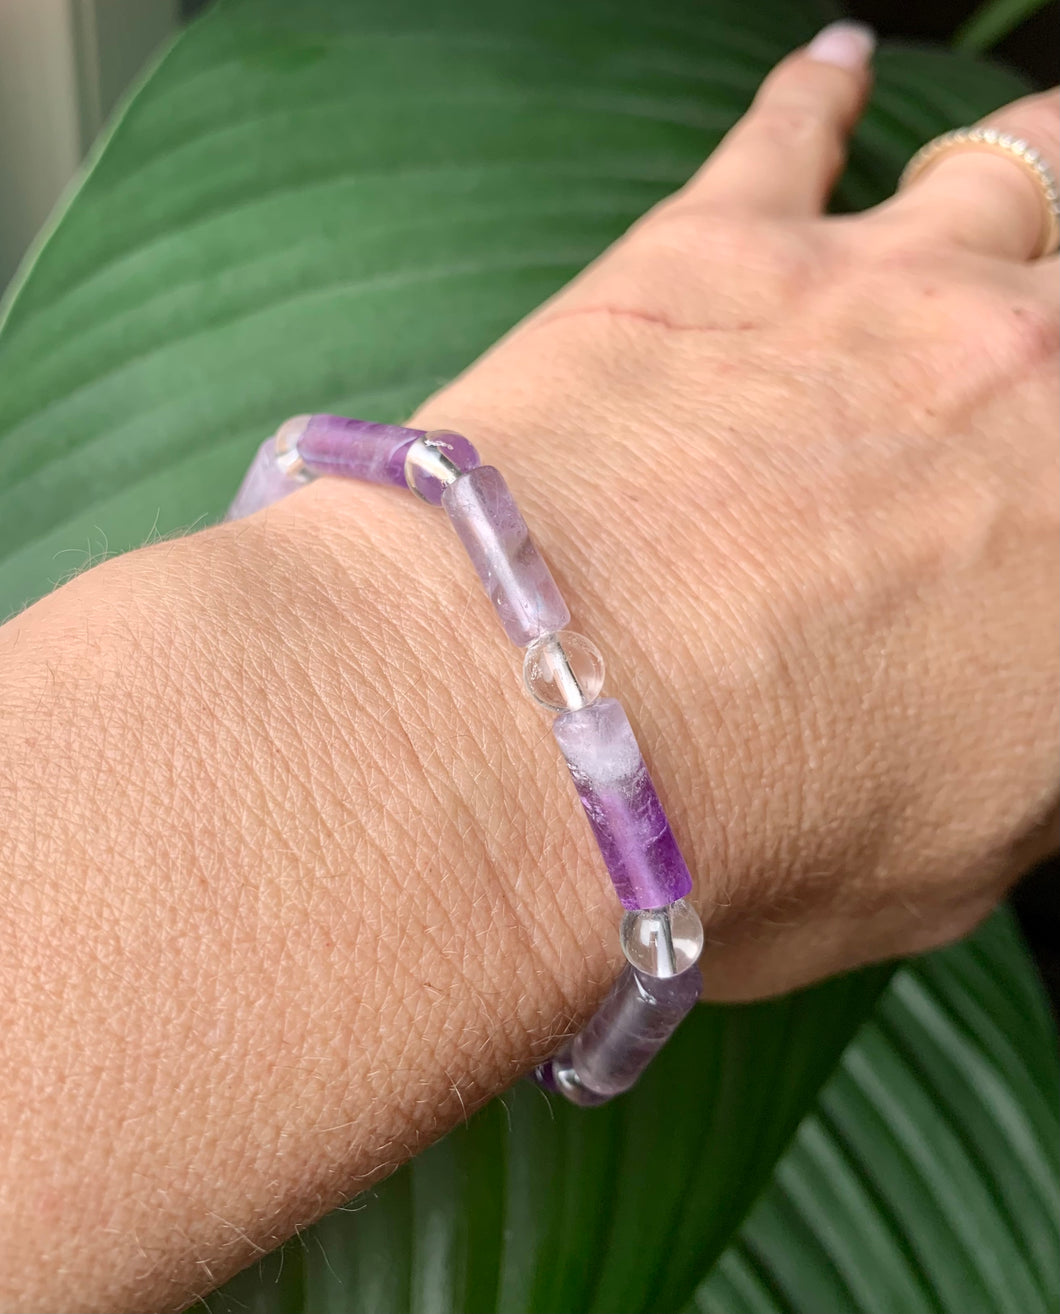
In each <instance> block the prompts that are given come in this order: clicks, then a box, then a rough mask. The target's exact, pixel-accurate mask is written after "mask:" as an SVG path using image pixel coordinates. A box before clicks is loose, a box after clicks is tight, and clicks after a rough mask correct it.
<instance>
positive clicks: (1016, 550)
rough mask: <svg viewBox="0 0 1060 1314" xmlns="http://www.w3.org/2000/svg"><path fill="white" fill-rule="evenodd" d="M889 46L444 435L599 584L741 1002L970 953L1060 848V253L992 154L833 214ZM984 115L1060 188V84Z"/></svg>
mask: <svg viewBox="0 0 1060 1314" xmlns="http://www.w3.org/2000/svg"><path fill="white" fill-rule="evenodd" d="M858 37H859V34H857V33H854V34H850V33H849V29H848V30H847V33H846V34H845V35H839V36H837V35H836V34H834V33H833V34H832V35H831V40H832V42H833V43H834V42H835V41H837V40H838V41H839V42H840V54H841V55H843V56H844V57H849V59H850V60H851V65H850V66H847V67H837V66H835V65H834V64H830V63H827V62H822V61H821V60H818V59H814V58H813V57H812V54H813V52H812V51H811V52H807V53H799V54H796V55H794V56H792V57H791V58H790V59H788V60H786V61H785V62H784V63H783V64H782V65H780V67H778V68H777V69H776V70H775V71H774V73H773V74H772V76H771V77H770V78H769V79H768V81H767V82H766V84H765V85H764V86H763V88H762V90H761V93H760V94H759V97H758V99H757V101H756V104H755V106H754V108H753V109H752V110H751V112H750V113H749V115H748V116H747V118H746V119H745V120H744V121H743V122H742V123H741V124H739V125H738V126H737V127H736V128H735V129H734V130H733V132H732V133H731V134H730V136H729V137H728V139H727V140H726V141H725V142H724V143H723V145H722V146H721V147H720V149H719V150H718V151H717V152H716V154H715V155H714V157H713V158H712V159H711V160H709V161H708V162H707V164H706V165H705V167H704V168H703V169H702V170H701V172H700V173H699V174H698V175H697V176H696V177H695V178H694V179H693V180H692V181H691V182H690V183H689V184H688V185H687V186H686V187H685V188H684V189H682V191H681V192H679V193H678V194H677V195H676V196H674V197H672V198H670V199H669V200H667V201H666V202H664V203H663V204H661V205H660V206H658V207H657V208H656V209H655V210H654V211H652V212H651V213H650V214H649V215H647V216H646V217H645V218H644V219H643V220H642V221H641V222H640V223H638V224H637V225H636V226H635V227H634V229H633V230H632V231H631V232H630V233H629V234H628V235H627V236H626V237H625V238H624V239H623V240H622V241H621V242H619V243H618V244H617V245H616V246H615V247H614V248H613V249H612V250H610V251H609V252H607V253H606V254H605V255H604V256H603V257H601V259H600V260H598V261H597V262H596V264H595V265H593V266H592V267H591V268H590V269H589V270H587V271H586V272H585V273H584V274H583V275H582V276H581V277H580V278H579V279H577V280H576V281H575V282H574V283H573V284H572V285H571V286H570V287H568V288H566V289H564V290H563V291H562V292H561V293H560V294H559V295H558V296H556V297H555V298H554V299H553V300H552V301H550V302H549V303H548V304H547V305H545V306H544V307H542V308H541V309H540V310H538V311H537V312H536V313H535V314H533V315H532V316H530V317H529V319H528V320H526V321H525V322H524V323H523V324H521V325H520V326H519V327H518V328H517V329H516V330H515V331H514V332H513V333H512V334H510V335H509V336H508V338H507V339H506V340H505V341H503V342H502V343H501V344H500V345H499V346H498V347H496V348H495V349H494V350H493V351H492V352H490V353H489V354H488V355H487V356H486V357H485V359H483V360H482V361H480V362H479V363H478V364H476V365H475V366H473V367H472V368H471V369H470V370H468V371H467V373H465V374H464V375H463V376H462V377H461V378H460V379H459V380H457V381H456V382H455V383H454V384H452V385H450V386H449V387H447V388H445V389H443V390H442V391H441V392H440V393H439V394H437V395H436V396H435V397H433V398H432V399H431V400H430V401H429V402H428V403H427V404H426V405H425V406H424V407H423V408H422V409H421V410H420V412H419V413H418V414H417V416H416V418H415V421H414V423H416V424H417V425H419V426H421V427H428V428H430V427H439V428H455V429H463V430H465V431H467V432H468V433H470V434H472V435H473V436H474V437H475V438H476V439H481V440H482V441H483V445H484V446H485V447H486V450H487V452H488V453H489V459H494V458H495V459H496V460H497V463H498V464H500V465H502V467H503V468H505V469H506V470H508V471H511V472H512V481H513V485H514V487H515V488H516V490H517V493H518V495H519V496H520V498H522V499H523V500H524V501H526V502H527V503H528V504H529V505H530V508H531V514H530V515H529V516H528V519H529V521H530V524H531V526H541V525H542V524H544V526H545V527H546V528H545V530H544V533H543V534H542V535H541V537H542V539H543V542H544V545H545V548H546V551H547V553H548V554H549V556H550V559H551V560H552V561H553V562H554V563H555V564H556V565H557V566H558V568H559V573H560V575H561V578H562V579H563V580H564V582H565V583H566V581H568V580H569V581H571V582H575V581H576V582H577V587H578V588H579V589H580V590H582V592H581V593H580V595H579V597H578V606H577V608H576V611H575V620H574V626H575V628H578V626H579V625H581V626H584V628H585V629H586V630H587V631H588V632H589V633H590V634H591V635H593V636H594V637H595V638H597V639H598V640H599V641H600V643H601V646H602V648H603V650H604V651H605V653H606V654H607V655H608V660H609V666H610V670H611V672H612V673H613V674H614V675H615V677H616V679H615V686H614V687H615V688H617V689H620V690H622V691H623V695H624V696H628V700H629V702H630V704H631V707H632V709H633V711H634V714H635V721H637V722H638V723H639V724H640V725H641V726H642V727H643V730H644V733H645V737H646V742H647V744H648V746H649V750H650V757H651V760H652V761H653V762H654V764H655V765H656V767H657V771H656V774H657V776H658V778H659V780H660V781H661V782H662V785H663V787H664V789H665V791H666V795H667V797H668V799H669V801H670V803H671V814H672V815H673V816H674V817H675V819H676V820H675V824H676V826H677V829H678V833H679V836H680V839H681V841H682V843H683V845H684V847H685V848H686V850H687V851H688V856H689V859H690V865H691V867H692V870H693V871H694V872H698V874H699V880H698V888H697V891H696V898H697V900H698V903H699V906H700V910H701V912H702V913H703V915H704V919H705V921H706V923H707V928H708V929H707V936H708V947H707V951H706V954H705V957H704V961H703V971H704V977H705V981H706V987H707V991H708V993H709V994H710V995H712V996H714V997H718V998H747V997H752V996H757V995H762V994H768V993H772V992H777V991H781V990H786V989H789V988H791V987H793V986H796V985H800V984H802V983H805V982H807V981H810V980H813V979H815V978H817V977H820V976H823V975H826V974H829V973H833V972H837V971H840V970H843V969H846V968H850V967H853V966H856V965H858V964H860V963H863V962H866V961H869V960H872V959H877V958H883V957H889V956H892V955H898V954H906V953H911V952H916V951H918V950H922V949H926V948H929V947H932V946H934V945H937V944H940V943H943V942H945V941H947V940H949V939H952V938H955V937H957V936H959V935H960V934H962V933H964V932H965V931H967V930H969V929H970V928H971V927H972V926H973V925H974V923H975V922H976V921H978V920H979V919H980V918H981V917H982V916H983V915H984V914H985V913H986V911H987V910H988V909H989V908H990V907H991V906H992V905H993V903H994V902H995V901H996V900H997V898H998V897H999V895H1000V894H1001V892H1002V891H1003V890H1004V888H1005V887H1006V885H1007V884H1008V883H1009V882H1011V881H1012V880H1013V879H1014V878H1015V877H1016V876H1017V875H1018V874H1019V873H1020V871H1021V870H1023V869H1024V868H1025V867H1026V866H1027V865H1028V863H1029V862H1030V861H1031V860H1032V859H1033V858H1034V857H1035V856H1036V855H1040V854H1041V853H1043V852H1044V851H1046V850H1047V849H1048V847H1049V846H1051V845H1052V844H1053V843H1055V813H1054V811H1053V809H1054V805H1055V802H1056V791H1057V776H1056V747H1057V640H1056V636H1057V598H1058V589H1057V583H1058V580H1057V551H1056V542H1057V520H1058V516H1057V504H1056V473H1057V450H1056V433H1055V429H1056V415H1057V400H1058V388H1057V382H1058V373H1057V354H1056V349H1057V345H1058V337H1060V333H1058V328H1060V324H1058V314H1057V304H1056V292H1057V261H1056V258H1055V256H1054V257H1052V258H1050V259H1046V260H1037V261H1032V262H1028V257H1029V256H1030V255H1031V253H1032V252H1033V251H1034V250H1035V248H1036V246H1037V244H1038V241H1039V237H1040V233H1041V227H1042V221H1043V205H1042V201H1041V197H1040V195H1039V194H1038V190H1037V187H1036V185H1035V183H1034V182H1033V180H1032V179H1031V178H1030V177H1029V175H1028V174H1026V173H1024V171H1023V170H1022V169H1021V168H1020V166H1019V165H1018V164H1015V163H1013V162H1012V160H1011V159H1004V158H1001V157H999V156H997V155H991V154H989V153H987V152H984V151H978V152H975V153H967V154H954V155H951V156H948V157H946V158H944V159H942V160H940V162H939V163H938V164H936V165H935V166H934V167H933V168H932V169H931V170H930V171H928V172H927V173H926V174H925V175H924V176H923V177H922V178H921V179H919V180H918V181H916V182H915V183H914V184H913V185H912V186H911V187H910V188H909V189H908V190H907V191H906V192H904V193H902V194H901V195H900V196H898V197H896V198H894V199H892V200H890V201H888V202H887V203H886V204H884V205H881V206H878V207H877V208H876V209H874V210H871V211H869V212H867V213H865V214H862V215H857V216H849V217H837V218H824V217H822V215H821V208H822V205H823V203H824V201H825V200H826V197H827V194H828V191H829V188H830V185H831V183H832V181H833V179H834V178H835V176H836V174H837V172H838V170H839V168H840V165H841V162H842V158H843V144H844V139H845V137H846V134H847V132H848V131H849V129H850V127H851V125H852V123H853V121H854V119H855V117H856V115H857V113H858V110H859V108H860V105H861V102H862V100H863V98H864V96H865V94H866V91H867V87H868V74H867V71H866V69H865V66H864V63H863V62H859V61H858V59H857V56H858V54H859V53H860V54H864V53H867V52H866V50H865V47H864V45H863V44H861V45H859V40H858ZM844 42H845V45H844V44H843V43H844ZM834 49H835V45H834V44H833V50H834ZM988 122H989V123H990V124H992V125H994V126H997V127H998V128H999V129H1000V130H1002V131H1007V132H1010V133H1012V134H1013V135H1014V136H1022V137H1025V138H1027V139H1028V140H1029V141H1031V142H1032V143H1035V144H1036V145H1038V146H1039V148H1040V149H1041V150H1042V152H1043V153H1044V154H1045V155H1046V157H1047V158H1048V160H1049V162H1050V164H1051V165H1052V167H1053V168H1054V170H1055V167H1056V163H1057V158H1058V154H1060V152H1058V145H1060V124H1058V121H1057V96H1056V93H1055V92H1052V93H1049V94H1047V95H1041V96H1032V97H1029V98H1027V99H1025V100H1023V101H1020V102H1017V103H1016V104H1014V105H1010V106H1008V107H1006V108H1005V109H1003V110H1001V111H999V112H997V113H996V114H994V115H992V116H991V117H990V119H989V121H988ZM1050 817H1052V818H1053V821H1052V823H1051V822H1050V820H1049V819H1050Z"/></svg>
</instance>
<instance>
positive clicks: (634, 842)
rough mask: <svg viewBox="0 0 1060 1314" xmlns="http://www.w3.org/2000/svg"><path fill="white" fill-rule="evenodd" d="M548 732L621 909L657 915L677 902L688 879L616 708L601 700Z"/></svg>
mask: <svg viewBox="0 0 1060 1314" xmlns="http://www.w3.org/2000/svg"><path fill="white" fill-rule="evenodd" d="M552 731H553V734H555V736H556V740H557V742H558V743H559V746H560V748H561V749H562V751H563V756H564V757H565V758H566V759H567V765H568V767H570V773H571V776H572V777H573V778H574V786H575V788H576V789H577V791H578V797H579V798H580V799H581V801H582V806H583V807H584V808H585V812H586V815H587V816H588V818H589V824H590V825H591V826H592V828H593V834H594V835H595V836H596V842H597V844H599V846H600V852H601V854H602V855H603V859H604V863H605V864H606V866H607V870H608V872H609V873H610V875H611V880H612V881H613V882H614V886H615V892H616V893H617V895H618V897H619V899H620V900H621V902H622V906H623V907H624V908H661V907H663V906H664V905H665V904H668V903H674V902H676V901H677V900H678V899H683V898H684V897H685V896H686V895H687V894H688V893H689V892H690V891H691V889H692V877H691V875H690V873H689V870H688V867H687V866H686V864H685V860H684V858H683V857H682V856H681V850H680V849H679V848H678V847H677V840H676V839H675V838H674V833H673V831H672V830H671V829H670V823H669V821H667V819H666V813H665V812H664V811H663V806H662V803H661V802H660V801H659V796H658V794H657V793H656V792H655V786H654V785H653V784H652V782H651V777H650V776H649V775H648V768H647V766H646V765H645V763H644V758H643V757H642V756H641V752H640V748H639V746H638V744H637V740H636V737H635V736H634V734H633V727H632V726H631V725H630V723H629V719H628V718H627V716H626V713H625V712H624V711H623V709H622V704H621V703H620V702H619V701H618V700H617V699H616V698H601V699H600V701H599V702H596V703H592V704H591V705H590V706H588V707H581V708H579V709H578V710H577V711H572V712H562V713H561V714H560V715H559V716H557V717H556V719H555V721H554V722H553V724H552Z"/></svg>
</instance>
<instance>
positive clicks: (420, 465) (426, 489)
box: [405, 429, 479, 506]
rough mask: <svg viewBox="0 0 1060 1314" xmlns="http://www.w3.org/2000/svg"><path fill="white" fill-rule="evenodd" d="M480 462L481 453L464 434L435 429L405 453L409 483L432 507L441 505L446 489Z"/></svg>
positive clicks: (406, 474)
mask: <svg viewBox="0 0 1060 1314" xmlns="http://www.w3.org/2000/svg"><path fill="white" fill-rule="evenodd" d="M478 464H479V456H478V452H477V451H476V450H475V448H474V445H473V444H472V443H470V442H469V441H468V440H467V439H466V438H465V437H464V435H463V434H462V433H453V432H452V431H451V430H449V429H432V430H431V431H430V433H426V434H424V436H423V437H422V438H417V439H416V441H415V442H414V443H413V444H412V446H411V447H410V448H409V449H408V451H407V452H406V453H405V483H406V484H408V486H409V488H410V489H411V490H412V491H413V492H414V493H415V494H416V496H417V497H422V498H423V500H424V501H425V502H429V503H430V504H431V506H441V504H442V493H443V492H444V491H445V489H446V488H447V487H448V486H449V485H450V484H451V483H452V482H453V480H454V479H459V478H460V476H461V475H462V474H466V473H467V471H468V470H474V469H475V467H476V466H477V465H478Z"/></svg>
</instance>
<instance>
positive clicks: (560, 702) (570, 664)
mask: <svg viewBox="0 0 1060 1314" xmlns="http://www.w3.org/2000/svg"><path fill="white" fill-rule="evenodd" d="M523 684H524V685H525V686H526V692H527V693H528V694H529V695H530V697H531V698H533V699H534V700H535V701H536V702H539V703H540V704H541V706H542V707H547V708H549V709H550V710H551V711H553V712H573V711H577V709H578V708H579V707H588V706H589V704H590V703H595V702H596V700H597V698H599V697H600V690H601V689H602V688H603V687H604V659H603V657H602V656H601V655H600V649H599V648H598V647H597V646H596V644H595V643H593V641H592V640H591V639H587V638H586V637H585V635H584V634H577V633H575V631H574V630H553V631H551V633H549V634H542V635H541V637H540V638H539V639H535V640H534V641H533V643H531V644H530V645H529V647H528V648H527V650H526V656H525V657H524V658H523Z"/></svg>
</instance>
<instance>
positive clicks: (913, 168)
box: [898, 128, 1060, 259]
mask: <svg viewBox="0 0 1060 1314" xmlns="http://www.w3.org/2000/svg"><path fill="white" fill-rule="evenodd" d="M954 151H991V152H993V153H994V154H995V155H1003V156H1004V157H1005V158H1006V159H1008V160H1012V161H1013V162H1014V163H1015V164H1018V165H1019V166H1020V168H1022V169H1023V170H1024V172H1025V173H1026V174H1027V175H1028V177H1030V178H1033V179H1034V181H1035V182H1036V183H1037V184H1038V190H1039V192H1040V193H1041V197H1042V200H1043V202H1044V203H1045V216H1044V218H1045V222H1044V224H1043V225H1042V236H1041V240H1040V241H1039V243H1038V249H1037V250H1036V251H1035V252H1034V254H1033V255H1032V256H1031V259H1037V258H1038V257H1039V256H1043V255H1047V254H1048V253H1049V252H1050V251H1053V250H1055V249H1056V247H1057V245H1058V244H1060V191H1058V190H1057V186H1056V179H1055V178H1054V177H1053V175H1052V172H1051V170H1050V169H1049V166H1048V165H1047V164H1046V163H1045V161H1044V160H1043V159H1042V156H1041V152H1040V151H1039V150H1037V149H1036V148H1035V147H1034V146H1032V145H1031V144H1030V143H1029V142H1026V141H1024V140H1023V138H1022V137H1013V136H1012V134H1011V133H1008V132H999V131H998V130H997V129H996V128H954V130H953V131H952V132H944V133H943V134H942V136H941V137H933V138H932V139H931V141H929V142H928V143H927V144H926V145H924V146H921V148H920V149H919V150H918V151H917V153H916V154H915V155H914V156H913V158H912V159H911V160H910V161H909V163H908V164H907V165H906V166H905V168H904V169H903V170H902V176H901V178H899V179H898V190H899V191H901V189H902V188H903V187H908V186H909V184H910V183H911V182H914V181H915V180H916V179H917V178H919V177H920V176H921V175H922V174H923V173H924V171H925V170H926V169H930V168H931V167H932V165H934V164H936V163H937V162H938V161H939V160H941V159H942V158H943V156H945V155H950V154H952V153H953V152H954Z"/></svg>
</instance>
